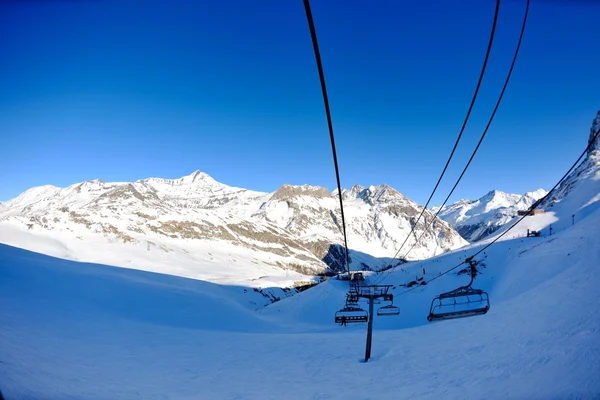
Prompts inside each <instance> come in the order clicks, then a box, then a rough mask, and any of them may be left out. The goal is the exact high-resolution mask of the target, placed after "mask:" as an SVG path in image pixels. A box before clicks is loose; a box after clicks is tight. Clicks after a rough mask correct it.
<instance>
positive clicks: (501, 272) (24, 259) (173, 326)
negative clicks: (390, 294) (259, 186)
mask: <svg viewBox="0 0 600 400" xmlns="http://www.w3.org/2000/svg"><path fill="white" fill-rule="evenodd" d="M598 235H600V211H597V212H594V213H593V214H591V215H589V216H588V217H586V218H585V219H583V220H582V221H580V222H578V223H577V224H576V225H575V226H573V227H572V228H565V229H564V230H563V231H562V232H559V233H557V234H556V235H553V236H551V237H542V238H528V239H521V238H519V239H512V240H505V241H501V242H498V243H496V244H494V245H493V246H492V247H490V248H489V249H488V251H487V252H486V255H485V258H482V259H483V260H484V262H485V264H486V266H485V268H483V269H482V274H481V275H480V276H478V277H477V279H476V281H475V284H474V286H475V287H477V288H482V289H484V290H486V291H488V293H489V295H490V302H491V309H490V311H489V313H488V314H486V315H484V316H479V317H472V318H465V319H460V320H453V321H444V322H438V323H428V322H427V321H426V319H425V316H426V315H427V312H428V310H429V305H430V302H431V299H432V298H433V297H434V296H435V295H436V294H438V293H440V292H442V291H446V290H450V289H453V288H455V287H457V286H459V285H462V284H465V283H466V282H465V280H466V279H467V278H466V277H465V276H457V275H456V274H449V275H447V276H444V277H442V278H440V279H438V280H435V281H433V282H432V283H431V284H430V285H428V286H426V287H420V288H418V289H416V290H412V291H410V292H407V293H404V292H405V290H406V289H405V288H404V287H401V286H399V285H400V284H403V283H406V282H407V281H409V280H412V279H414V278H415V276H417V275H420V274H422V272H421V271H422V268H423V267H425V268H426V271H427V272H426V278H427V279H429V278H431V277H433V276H435V275H436V274H437V273H438V272H441V271H444V270H445V269H447V268H449V267H451V266H454V265H455V264H456V263H457V262H460V260H462V259H464V257H465V255H468V254H469V253H470V252H472V251H473V249H475V247H471V249H467V250H462V249H461V250H459V251H455V252H453V253H449V254H445V255H442V256H439V257H436V258H435V259H430V260H425V261H422V262H413V263H408V264H405V265H403V266H402V269H397V270H395V271H393V272H391V273H389V274H388V275H387V276H386V279H385V280H384V281H383V282H382V283H388V284H394V285H396V287H395V289H394V294H395V295H396V298H395V304H396V305H398V306H400V308H401V315H400V316H399V317H388V318H384V317H376V318H375V324H374V326H375V331H374V335H373V353H372V358H371V360H370V361H369V362H368V363H364V362H363V357H364V344H365V325H363V324H360V326H348V327H347V328H340V327H338V326H335V325H334V324H333V314H334V312H335V311H336V310H337V309H339V308H340V307H341V306H343V300H344V294H345V292H346V290H347V283H346V282H342V281H337V280H335V279H330V280H329V281H327V282H325V283H323V284H321V285H319V286H317V287H315V288H313V289H310V290H307V291H305V292H302V293H300V294H298V295H296V296H293V297H290V298H287V299H284V300H282V301H280V302H277V303H274V304H272V305H270V306H268V307H265V308H263V309H261V310H260V312H255V311H253V310H252V308H251V307H248V306H247V303H248V301H249V299H251V298H252V296H260V295H259V294H256V293H255V292H253V291H251V290H249V291H248V292H247V293H244V291H243V290H242V288H240V287H235V286H222V285H217V284H214V283H209V282H203V281H197V280H192V279H186V278H181V277H175V276H170V275H162V274H156V273H151V272H144V271H137V270H130V269H126V268H114V267H109V266H103V265H95V264H86V263H77V262H73V261H67V260H62V259H58V258H52V257H48V256H45V255H41V254H37V253H32V252H29V251H26V250H21V249H17V248H14V247H9V246H6V245H0V326H2V329H0V389H2V391H3V394H4V396H5V398H6V399H7V400H11V399H250V398H260V399H282V398H285V399H338V398H340V399H342V398H343V399H379V398H382V397H387V398H406V399H439V398H443V399H446V398H447V399H454V398H460V399H481V398H488V399H595V398H596V399H597V398H600V301H599V298H598V286H599V284H600V268H599V265H598V260H600V243H599V241H598ZM368 279H371V278H368ZM248 289H250V288H248Z"/></svg>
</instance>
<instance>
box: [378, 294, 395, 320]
mask: <svg viewBox="0 0 600 400" xmlns="http://www.w3.org/2000/svg"><path fill="white" fill-rule="evenodd" d="M383 300H385V301H389V302H390V304H388V305H386V306H382V307H379V308H378V309H377V315H379V316H380V317H387V316H394V315H400V308H398V307H397V306H395V305H394V295H393V294H391V293H390V294H385V295H384V296H383Z"/></svg>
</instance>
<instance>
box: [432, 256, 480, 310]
mask: <svg viewBox="0 0 600 400" xmlns="http://www.w3.org/2000/svg"><path fill="white" fill-rule="evenodd" d="M467 262H468V263H469V267H470V274H471V281H470V282H469V284H468V285H466V286H461V287H459V288H458V289H454V290H452V291H450V292H446V293H442V294H440V295H438V296H436V297H435V298H434V299H433V300H432V302H431V307H430V308H429V315H428V316H427V320H428V321H429V322H432V321H441V320H445V319H454V318H463V317H471V316H475V315H483V314H485V313H487V312H488V310H489V309H490V300H489V296H488V294H487V293H486V292H484V291H483V290H481V289H473V288H472V287H471V285H472V284H473V280H474V279H475V275H476V274H477V269H476V268H475V265H476V264H475V262H474V261H473V259H468V260H467Z"/></svg>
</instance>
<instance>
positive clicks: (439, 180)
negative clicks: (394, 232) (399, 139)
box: [392, 0, 500, 262]
mask: <svg viewBox="0 0 600 400" xmlns="http://www.w3.org/2000/svg"><path fill="white" fill-rule="evenodd" d="M499 11H500V0H496V11H495V13H494V22H493V25H492V31H491V33H490V40H489V42H488V47H487V51H486V53H485V58H484V61H483V66H482V68H481V72H480V73H479V80H478V81H477V86H476V87H475V92H474V93H473V97H472V99H471V104H470V105H469V110H468V111H467V115H466V116H465V119H464V121H463V124H462V128H461V129H460V132H459V134H458V137H457V138H456V142H455V143H454V147H453V148H452V151H451V152H450V156H449V157H448V160H447V161H446V165H445V166H444V169H443V170H442V173H441V174H440V177H439V178H438V180H437V183H436V184H435V187H434V188H433V191H432V192H431V195H429V199H427V203H425V206H424V207H423V209H422V210H421V214H419V217H418V218H417V220H416V221H415V224H414V225H413V227H412V229H411V231H410V233H409V234H408V235H407V236H406V239H404V242H402V244H401V245H400V248H399V249H398V251H397V252H396V254H395V255H394V257H392V262H393V261H394V259H395V258H396V257H397V256H398V254H400V251H401V250H402V248H403V247H404V245H405V244H406V241H407V240H408V238H409V237H410V235H411V234H412V233H413V231H414V230H415V229H416V227H417V224H418V223H419V220H420V219H421V217H422V216H423V213H424V212H425V210H426V209H427V206H429V203H430V202H431V199H432V198H433V195H434V194H435V192H436V191H437V188H438V186H439V185H440V182H441V181H442V178H443V177H444V174H445V173H446V170H447V169H448V165H450V161H451V160H452V157H453V156H454V152H455V151H456V148H457V147H458V143H459V142H460V139H461V138H462V135H463V132H464V130H465V128H466V126H467V123H468V121H469V118H470V116H471V111H472V110H473V106H474V105H475V100H476V99H477V95H478V94H479V88H480V87H481V82H482V81H483V76H484V75H485V70H486V67H487V63H488V60H489V57H490V53H491V50H492V44H493V42H494V35H495V33H496V23H497V21H498V13H499Z"/></svg>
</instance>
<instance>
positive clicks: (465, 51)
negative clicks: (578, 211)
mask: <svg viewBox="0 0 600 400" xmlns="http://www.w3.org/2000/svg"><path fill="white" fill-rule="evenodd" d="M311 4H312V10H313V16H314V20H315V24H316V29H317V35H318V38H319V44H320V47H321V55H322V59H323V65H324V69H325V76H326V80H327V85H328V91H329V97H330V104H331V109H332V117H333V124H334V130H335V135H336V142H337V146H338V158H339V166H340V171H341V180H342V185H343V186H344V187H350V186H352V185H354V184H361V185H364V186H367V185H371V184H381V183H387V184H389V185H391V186H393V187H394V188H396V189H398V190H400V191H401V192H403V193H404V194H405V195H407V196H408V197H410V198H412V199H414V200H415V201H417V202H420V203H424V202H425V201H426V200H427V198H428V195H429V193H430V192H431V190H432V188H433V185H434V183H435V181H436V179H437V177H438V176H439V173H440V172H441V169H442V167H443V165H444V163H445V161H446V158H447V156H448V154H449V152H450V150H451V148H452V145H453V143H454V140H455V138H456V135H457V134H458V131H459V129H460V126H461V123H462V120H463V118H464V115H465V113H466V111H467V108H468V105H469V101H470V98H471V96H472V93H473V90H474V88H475V84H476V82H477V77H478V73H479V70H480V68H481V64H482V62H483V56H484V53H485V49H486V46H487V40H488V37H489V32H490V28H491V23H492V18H493V12H494V6H495V2H494V1H492V0H485V1H482V0H457V1H452V2H450V1H446V0H423V1H417V0H401V1H400V0H397V1H391V0H389V1H383V0H382V1H378V2H373V3H368V4H367V3H365V2H359V1H355V0H349V1H345V2H343V5H342V3H341V2H338V1H334V0H320V1H316V0H313V1H312V3H311ZM524 7H525V1H524V0H523V1H521V0H504V1H503V2H502V5H501V10H500V16H499V22H498V24H499V25H498V29H497V33H496V38H497V40H496V41H495V43H494V48H493V50H492V55H491V59H490V62H489V68H488V72H487V73H486V77H485V80H484V83H483V86H482V89H481V92H480V97H479V100H478V102H477V104H476V106H475V109H474V112H473V116H472V119H471V123H470V124H469V125H468V127H467V130H466V132H465V135H464V138H463V141H462V142H461V144H460V146H459V149H458V151H457V153H456V156H455V159H454V160H453V162H452V164H451V167H450V169H449V171H448V173H447V176H446V178H445V179H444V181H443V182H442V185H441V186H440V190H439V192H438V194H437V195H436V196H435V197H434V200H433V202H432V204H439V203H441V202H442V201H443V199H444V198H445V196H446V194H447V192H448V190H449V189H450V188H451V187H452V184H453V183H454V181H455V179H456V177H457V176H458V174H459V173H460V170H461V169H462V167H463V166H464V163H465V162H466V160H467V159H468V157H469V155H470V153H471V151H472V149H473V147H474V146H475V144H476V141H477V140H478V138H479V135H480V134H481V130H482V129H483V127H484V126H485V123H486V122H487V119H488V117H489V115H490V113H491V111H492V108H493V106H494V104H495V102H496V99H497V96H498V94H499V92H500V89H501V86H502V83H503V81H504V78H505V74H506V72H507V70H508V67H509V64H510V61H511V57H512V53H513V51H514V47H515V45H516V41H517V38H518V33H519V29H520V24H521V20H522V15H523V12H524ZM598 15H600V4H599V3H598V2H594V1H574V2H573V1H559V0H532V4H531V9H530V18H529V23H528V27H527V30H526V33H525V38H524V42H523V45H522V48H521V53H520V57H519V59H518V61H517V65H516V67H515V71H514V73H513V78H512V80H511V83H510V85H509V87H508V90H507V93H506V95H505V97H504V101H503V104H502V105H501V106H500V109H499V111H498V114H497V116H496V119H495V120H494V123H493V124H492V127H491V129H490V131H489V132H488V135H487V137H486V140H485V141H484V143H483V145H482V148H481V149H480V151H479V152H478V154H477V156H476V158H475V160H474V162H473V164H472V165H471V168H470V169H469V171H468V172H467V174H466V175H465V178H464V179H463V181H462V182H461V184H460V186H459V187H458V189H457V191H456V192H455V196H453V198H452V199H451V200H457V199H459V198H476V197H480V196H482V195H484V194H485V193H486V192H487V191H489V190H491V189H500V190H503V191H507V192H512V193H522V192H525V191H529V190H535V189H537V188H539V187H543V188H546V189H548V188H550V187H551V186H552V185H553V184H554V183H555V181H556V180H557V179H558V178H560V176H562V174H563V173H564V171H565V170H566V169H567V168H568V167H569V166H570V164H571V163H572V162H573V160H574V159H575V158H576V157H577V156H578V154H579V153H580V152H581V151H582V149H583V147H584V146H585V145H586V141H587V136H588V134H589V127H590V125H591V121H592V119H593V118H594V117H595V115H596V112H597V110H598V109H600V97H599V95H598V93H600V77H599V76H598V65H600V54H599V53H598V50H597V46H598V43H600V30H598V26H597V16H598ZM0 88H1V89H0V200H8V199H10V198H12V197H15V196H17V195H18V194H19V193H21V192H22V191H24V190H26V189H28V188H30V187H32V186H38V185H43V184H52V185H57V186H67V185H70V184H72V183H75V182H80V181H84V180H90V179H94V178H100V179H102V180H104V181H133V180H137V179H141V178H146V177H151V176H159V177H165V178H176V177H180V176H183V175H187V174H190V173H191V172H193V171H194V170H201V171H204V172H206V173H208V174H210V175H211V176H213V177H214V178H215V179H217V180H218V181H221V182H223V183H226V184H228V185H232V186H239V187H245V188H249V189H254V190H261V191H273V190H276V189H277V188H278V187H279V186H281V185H282V184H284V183H291V184H311V185H323V186H326V187H328V188H329V189H333V188H334V187H335V175H334V169H333V161H332V157H331V149H330V144H329V135H328V131H327V123H326V119H325V113H324V108H323V102H322V98H321V91H320V87H319V79H318V74H317V69H316V65H315V60H314V54H313V50H312V44H311V41H310V34H309V30H308V26H307V23H306V17H305V14H304V8H303V4H302V1H301V0H294V1H276V0H259V1H256V2H247V1H241V0H240V1H228V0H224V1H210V2H208V1H176V2H171V1H145V2H142V1H130V0H120V1H111V0H97V1H75V0H58V1H39V0H37V1H34V0H27V1H5V2H0Z"/></svg>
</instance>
